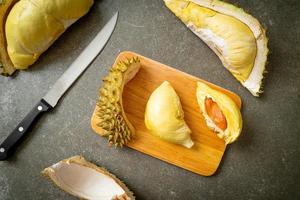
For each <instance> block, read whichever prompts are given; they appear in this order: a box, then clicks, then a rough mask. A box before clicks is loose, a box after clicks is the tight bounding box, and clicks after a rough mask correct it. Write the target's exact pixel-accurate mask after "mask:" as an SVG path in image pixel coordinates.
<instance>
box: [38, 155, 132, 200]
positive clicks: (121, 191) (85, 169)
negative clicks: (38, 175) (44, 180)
mask: <svg viewBox="0 0 300 200" xmlns="http://www.w3.org/2000/svg"><path fill="white" fill-rule="evenodd" d="M42 174H43V175H44V176H45V177H48V178H49V179H50V180H52V181H53V183H54V184H55V185H56V186H58V187H59V188H60V189H62V190H63V191H65V192H67V193H69V194H71V195H73V196H76V197H78V198H80V199H90V200H119V199H122V200H133V199H135V198H134V196H133V193H132V192H131V191H130V190H129V189H128V188H127V187H126V185H125V184H124V183H123V182H122V181H120V180H119V179H118V178H117V177H116V176H114V175H113V174H111V173H109V172H108V171H107V170H106V169H104V168H102V167H98V166H96V165H94V164H92V163H90V162H88V161H86V160H85V159H84V158H83V157H81V156H74V157H71V158H68V159H65V160H62V161H60V162H58V163H56V164H54V165H52V166H50V167H47V168H46V169H44V170H43V171H42Z"/></svg>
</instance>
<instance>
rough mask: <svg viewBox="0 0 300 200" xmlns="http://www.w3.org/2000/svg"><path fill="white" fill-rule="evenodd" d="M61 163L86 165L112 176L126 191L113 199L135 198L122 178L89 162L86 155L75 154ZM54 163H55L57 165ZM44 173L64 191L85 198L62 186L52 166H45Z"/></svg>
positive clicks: (132, 199)
mask: <svg viewBox="0 0 300 200" xmlns="http://www.w3.org/2000/svg"><path fill="white" fill-rule="evenodd" d="M59 163H66V164H71V163H74V164H78V165H81V166H84V167H88V168H90V169H93V170H96V171H97V172H99V173H102V174H104V175H106V176H108V177H110V178H112V179H113V180H114V181H115V182H116V183H117V184H118V185H119V186H120V187H121V188H122V189H123V190H124V191H125V193H124V194H123V195H121V196H116V197H114V198H113V199H112V200H119V199H120V200H123V199H124V200H134V199H135V197H134V194H133V192H131V191H130V190H129V188H128V187H127V186H126V185H125V184H124V183H123V182H122V181H121V180H120V179H118V178H117V177H116V176H115V175H113V174H111V173H110V172H109V171H107V170H106V169H105V168H103V167H98V166H97V165H95V164H93V163H91V162H88V161H87V160H86V159H85V158H84V157H82V156H79V155H77V156H73V157H70V158H67V159H64V160H61V161H59V162H58V163H57V164H59ZM57 164H54V165H57ZM41 173H42V175H43V176H44V177H46V178H48V179H50V180H51V181H53V183H54V184H55V185H56V186H57V187H59V188H60V189H61V190H62V191H64V192H67V193H69V194H71V195H73V196H76V197H78V198H80V199H81V200H84V199H83V198H82V197H81V196H79V195H76V194H74V193H73V192H72V191H69V190H67V189H66V188H64V187H62V185H61V184H60V182H59V181H57V179H56V177H55V171H54V170H53V168H52V166H50V167H47V168H45V169H44V170H43V171H42V172H41ZM74 176H76V174H74Z"/></svg>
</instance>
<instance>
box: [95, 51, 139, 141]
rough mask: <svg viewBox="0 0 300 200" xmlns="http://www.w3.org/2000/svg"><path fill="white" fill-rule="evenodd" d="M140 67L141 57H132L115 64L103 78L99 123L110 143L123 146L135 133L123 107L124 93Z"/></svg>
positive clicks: (99, 102) (99, 104)
mask: <svg viewBox="0 0 300 200" xmlns="http://www.w3.org/2000/svg"><path fill="white" fill-rule="evenodd" d="M139 69H140V60H139V58H137V57H136V58H135V57H134V58H130V59H128V60H127V61H121V62H119V63H117V64H116V65H114V66H113V67H112V68H111V69H110V71H109V74H108V75H107V76H106V77H105V78H104V79H103V85H102V87H101V89H100V92H99V100H98V103H97V106H98V111H97V116H98V117H99V119H100V122H99V123H98V124H97V125H98V126H99V127H100V128H101V129H102V134H101V135H103V136H107V137H108V141H109V143H110V144H112V145H115V146H120V147H122V146H123V145H126V144H127V143H128V142H129V141H130V140H131V137H132V136H133V135H134V132H135V129H134V127H133V126H132V125H131V123H130V121H129V120H128V119H127V117H126V114H125V112H124V109H123V103H122V93H123V88H124V85H125V84H126V83H127V82H128V81H130V80H131V79H132V78H133V77H134V76H135V75H136V73H137V72H138V71H139Z"/></svg>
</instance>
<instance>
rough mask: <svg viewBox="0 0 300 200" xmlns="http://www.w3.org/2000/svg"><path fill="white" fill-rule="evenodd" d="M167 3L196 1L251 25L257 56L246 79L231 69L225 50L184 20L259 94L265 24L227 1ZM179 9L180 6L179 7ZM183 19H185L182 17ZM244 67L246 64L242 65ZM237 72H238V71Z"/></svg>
mask: <svg viewBox="0 0 300 200" xmlns="http://www.w3.org/2000/svg"><path fill="white" fill-rule="evenodd" d="M164 1H165V3H166V5H167V6H168V7H169V5H170V4H172V3H173V2H181V3H184V2H185V3H189V2H192V3H195V4H197V5H199V6H201V7H204V8H208V9H211V10H213V11H216V12H218V13H221V14H224V15H227V16H231V17H233V18H235V19H237V20H239V21H241V22H242V23H244V24H245V25H246V26H248V27H249V29H250V30H251V31H252V33H253V36H254V38H255V40H256V49H257V51H256V57H255V60H254V64H253V66H252V69H250V74H249V75H248V76H247V78H246V79H244V78H239V77H238V76H237V74H238V73H239V72H237V71H234V70H230V65H229V64H228V63H227V61H226V60H225V59H224V57H223V55H222V54H223V52H222V51H221V50H220V49H219V48H218V46H217V45H216V44H214V43H212V42H209V41H206V39H205V38H203V37H202V35H201V34H199V33H198V32H197V26H196V25H195V24H192V23H186V22H184V23H185V24H186V25H187V26H188V27H189V29H190V30H191V31H192V32H194V33H195V34H196V35H197V36H198V37H200V38H201V39H202V40H203V41H204V42H205V43H206V44H207V45H208V46H209V47H210V48H211V49H212V50H213V51H214V52H215V53H216V55H217V56H218V57H219V58H220V60H221V61H222V64H223V65H224V66H225V68H227V69H229V71H231V73H232V74H233V75H234V76H235V77H236V78H237V79H238V81H240V83H241V84H242V85H243V86H244V87H246V88H247V89H248V90H249V91H250V92H251V94H252V95H254V96H257V97H258V96H259V95H260V94H261V93H262V92H263V91H262V85H263V83H262V81H263V79H264V74H265V71H266V69H265V66H266V63H267V55H268V51H269V50H268V47H267V44H268V38H267V36H266V31H265V29H264V28H263V26H262V25H261V24H260V23H259V21H258V20H257V19H255V18H254V17H253V16H251V15H250V14H248V13H246V12H245V11H244V10H243V9H241V8H238V7H236V6H235V5H232V4H230V3H226V2H223V1H219V0H164ZM182 6H184V4H182ZM178 10H180V8H179V7H178ZM181 20H182V21H183V19H181ZM240 67H244V66H240ZM245 70H246V71H249V69H245ZM236 72H237V73H236Z"/></svg>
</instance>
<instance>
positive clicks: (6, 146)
mask: <svg viewBox="0 0 300 200" xmlns="http://www.w3.org/2000/svg"><path fill="white" fill-rule="evenodd" d="M50 108H52V107H51V106H50V105H49V104H48V103H47V102H46V101H45V100H43V99H41V100H40V101H39V102H38V104H36V106H34V108H33V109H32V110H31V111H30V112H29V113H28V114H27V115H26V117H25V118H24V119H23V120H22V121H21V122H20V123H19V124H18V126H17V127H16V128H15V129H14V130H13V131H12V132H11V134H10V135H9V136H8V137H7V138H6V139H5V140H4V142H3V143H2V144H1V145H0V161H2V160H6V159H7V158H8V157H9V156H10V155H11V154H12V153H13V151H14V149H15V147H16V146H17V145H18V143H19V142H20V141H21V139H22V137H23V136H24V135H25V134H26V133H28V132H29V131H30V129H31V128H32V125H33V124H34V123H35V122H36V121H37V119H38V117H39V116H41V114H42V113H44V112H46V111H48V110H49V109H50Z"/></svg>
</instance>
